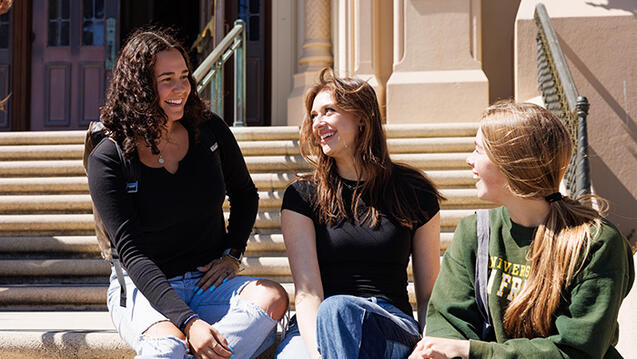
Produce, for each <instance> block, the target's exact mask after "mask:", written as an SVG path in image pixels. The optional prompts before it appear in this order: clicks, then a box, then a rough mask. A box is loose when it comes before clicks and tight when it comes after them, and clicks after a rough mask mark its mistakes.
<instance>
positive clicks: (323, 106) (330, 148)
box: [310, 91, 360, 160]
mask: <svg viewBox="0 0 637 359" xmlns="http://www.w3.org/2000/svg"><path fill="white" fill-rule="evenodd" d="M310 118H311V119H312V132H313V134H314V136H315V137H316V139H317V142H318V143H319V144H320V146H321V149H322V150H323V153H324V154H325V155H326V156H330V157H332V158H334V159H335V160H340V159H345V160H350V159H353V158H354V151H355V148H356V141H357V138H358V133H359V127H360V124H359V122H360V121H359V120H358V119H357V118H356V117H355V116H354V115H353V114H352V113H349V112H345V111H343V110H342V109H341V108H339V107H338V105H337V104H336V101H335V100H334V96H333V95H332V93H331V92H329V91H321V92H319V93H318V94H317V95H316V97H315V98H314V102H313V104H312V111H311V112H310Z"/></svg>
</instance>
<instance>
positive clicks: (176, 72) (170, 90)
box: [154, 49, 190, 121]
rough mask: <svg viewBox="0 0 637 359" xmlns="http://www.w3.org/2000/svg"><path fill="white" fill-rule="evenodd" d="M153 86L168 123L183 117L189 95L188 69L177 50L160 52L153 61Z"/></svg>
mask: <svg viewBox="0 0 637 359" xmlns="http://www.w3.org/2000/svg"><path fill="white" fill-rule="evenodd" d="M154 74H155V84H156V86H157V97H158V100H159V107H161V109H162V110H164V113H165V114H166V117H168V121H177V120H179V119H181V118H182V117H183V116H184V108H185V106H186V101H187V100H188V95H190V82H189V81H188V67H187V66H186V61H185V60H184V57H183V56H181V53H180V52H179V50H177V49H170V50H165V51H161V52H159V53H158V54H157V58H156V61H155V69H154Z"/></svg>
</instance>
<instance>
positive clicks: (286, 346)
mask: <svg viewBox="0 0 637 359" xmlns="http://www.w3.org/2000/svg"><path fill="white" fill-rule="evenodd" d="M316 339H317V344H318V350H319V352H320V353H321V356H322V357H323V358H324V359H350V358H359V359H360V358H363V359H371V358H392V359H393V358H407V357H408V356H409V354H410V353H411V352H412V350H413V349H414V347H415V346H416V344H417V343H418V341H419V340H420V332H419V329H418V322H416V320H415V319H414V318H412V317H411V316H409V315H407V314H405V313H403V312H402V311H401V310H400V309H398V308H396V307H395V306H393V305H392V304H390V303H388V302H387V301H385V300H383V299H378V298H373V297H372V298H361V297H355V296H351V295H335V296H331V297H328V298H326V299H325V300H324V301H323V302H322V303H321V305H320V306H319V309H318V313H317V315H316ZM275 358H276V359H301V358H303V359H306V358H307V359H309V358H310V355H309V353H308V351H307V349H306V347H305V344H304V342H303V339H302V338H301V334H300V333H299V329H298V325H297V323H296V317H294V318H292V320H291V321H290V328H289V329H288V331H287V333H286V334H285V337H284V338H283V340H282V341H281V344H280V345H279V347H278V348H277V352H276V354H275Z"/></svg>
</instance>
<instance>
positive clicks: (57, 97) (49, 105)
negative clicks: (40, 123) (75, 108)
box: [40, 62, 71, 127]
mask: <svg viewBox="0 0 637 359" xmlns="http://www.w3.org/2000/svg"><path fill="white" fill-rule="evenodd" d="M44 74H45V75H44V87H43V88H42V87H40V88H42V89H43V90H44V103H45V105H44V120H45V122H44V123H45V126H56V127H62V126H64V127H66V126H69V124H70V121H71V64H70V63H68V62H67V63H64V62H58V63H48V64H46V65H45V71H44Z"/></svg>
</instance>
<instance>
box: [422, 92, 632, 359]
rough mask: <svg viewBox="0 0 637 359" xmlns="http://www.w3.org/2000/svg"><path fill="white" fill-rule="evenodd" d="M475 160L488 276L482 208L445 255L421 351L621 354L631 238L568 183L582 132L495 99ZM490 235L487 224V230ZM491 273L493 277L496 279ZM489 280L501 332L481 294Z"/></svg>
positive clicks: (541, 112)
mask: <svg viewBox="0 0 637 359" xmlns="http://www.w3.org/2000/svg"><path fill="white" fill-rule="evenodd" d="M475 144H476V148H475V151H474V152H473V153H472V154H471V155H470V156H469V158H468V159H467V164H468V165H469V166H470V167H471V168H472V171H473V174H474V176H475V177H476V178H477V179H478V182H477V184H476V186H477V189H478V197H479V198H480V199H482V200H486V201H491V202H495V203H498V204H500V205H502V207H499V208H495V209H492V210H490V211H489V215H488V218H487V217H486V216H485V223H486V224H485V226H486V227H487V228H488V230H489V232H487V233H490V237H489V240H488V242H487V243H488V260H487V261H486V262H485V264H484V266H485V268H484V270H485V271H486V270H487V269H488V272H489V274H488V281H487V282H485V283H480V280H479V279H475V278H476V276H475V274H476V273H475V272H476V271H479V270H481V269H480V268H477V269H476V266H475V263H476V258H477V257H478V256H479V254H477V253H476V251H477V243H478V236H479V233H481V232H482V230H480V229H477V226H479V225H478V222H479V221H480V220H479V219H477V218H478V217H479V216H480V215H478V216H476V215H474V216H471V217H468V218H465V219H463V220H462V221H461V222H460V224H459V225H458V228H457V229H456V233H455V236H454V239H453V243H452V244H451V246H450V248H449V249H448V250H447V252H446V253H445V256H444V258H443V261H442V269H441V271H440V276H439V277H438V279H437V281H436V285H435V287H434V291H433V294H432V298H431V301H430V303H429V309H428V312H427V328H426V335H427V336H426V337H425V338H423V339H422V341H421V342H420V343H419V344H418V346H417V348H416V350H415V351H414V353H413V354H412V355H411V356H410V358H413V359H417V358H455V357H461V358H468V357H471V358H519V357H533V358H618V357H621V355H620V354H619V353H618V352H617V351H616V350H615V348H614V344H615V343H616V342H617V335H618V326H617V313H618V311H619V307H620V304H621V302H622V300H623V299H624V297H625V296H626V295H627V294H628V291H629V290H630V288H631V286H632V283H633V280H634V269H633V259H632V253H631V250H630V246H629V244H628V241H627V240H626V239H625V238H624V237H623V236H622V235H621V233H620V232H619V231H618V230H617V228H615V227H614V226H613V225H612V224H611V223H610V222H608V221H607V220H605V219H604V218H603V217H602V215H601V213H600V211H598V210H597V209H595V208H594V207H592V205H591V204H592V200H593V199H596V200H597V201H598V203H600V205H601V206H602V207H604V206H605V202H604V201H603V200H601V198H599V197H597V196H587V197H585V198H581V199H579V200H575V199H572V198H569V197H567V196H563V195H562V194H561V193H560V192H559V186H560V181H561V180H562V178H563V177H564V173H565V172H566V169H567V166H568V163H569V160H570V158H571V151H572V150H571V147H572V145H571V138H570V136H569V133H568V131H567V130H566V128H565V127H564V125H563V124H562V123H561V122H560V120H559V119H557V118H556V117H555V116H554V115H553V114H552V113H551V112H549V111H548V110H546V109H543V108H541V107H539V106H537V105H533V104H525V103H520V104H516V103H511V102H501V103H497V104H494V105H493V106H491V107H489V108H487V110H486V111H485V112H484V114H483V116H482V120H481V122H480V129H479V130H478V134H477V135H476V140H475ZM482 233H484V232H482ZM485 278H486V276H485ZM481 286H486V290H485V291H486V294H487V301H486V302H487V303H488V310H489V314H490V318H491V323H490V324H491V326H492V329H491V330H486V331H483V329H484V328H488V326H485V325H484V324H485V319H484V318H483V317H482V316H481V315H480V311H479V304H478V301H477V300H476V298H477V297H478V296H479V295H478V294H477V293H478V292H479V291H480V289H481Z"/></svg>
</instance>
